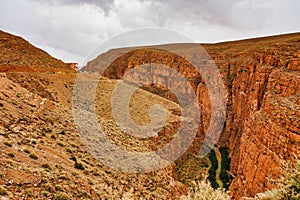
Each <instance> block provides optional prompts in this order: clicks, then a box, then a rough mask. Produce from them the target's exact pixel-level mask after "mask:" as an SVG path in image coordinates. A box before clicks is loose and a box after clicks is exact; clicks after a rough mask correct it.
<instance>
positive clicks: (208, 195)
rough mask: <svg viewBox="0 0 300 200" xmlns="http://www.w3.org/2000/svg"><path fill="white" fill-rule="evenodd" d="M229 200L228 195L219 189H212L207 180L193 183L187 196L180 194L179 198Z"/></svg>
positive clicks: (186, 199)
mask: <svg viewBox="0 0 300 200" xmlns="http://www.w3.org/2000/svg"><path fill="white" fill-rule="evenodd" d="M193 199H195V200H208V199H213V200H229V199H230V196H229V195H228V194H227V193H226V192H225V191H224V190H221V189H213V188H212V187H211V185H210V184H209V182H206V181H201V182H197V183H194V187H193V188H190V190H189V193H188V195H187V196H184V195H183V196H181V197H180V200H193Z"/></svg>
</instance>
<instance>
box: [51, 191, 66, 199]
mask: <svg viewBox="0 0 300 200" xmlns="http://www.w3.org/2000/svg"><path fill="white" fill-rule="evenodd" d="M54 199H55V200H68V199H69V196H68V195H67V194H66V193H62V192H61V193H59V194H55V195H54Z"/></svg>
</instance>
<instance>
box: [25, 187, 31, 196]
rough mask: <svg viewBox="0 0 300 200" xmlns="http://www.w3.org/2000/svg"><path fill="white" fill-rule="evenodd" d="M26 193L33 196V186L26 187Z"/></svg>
mask: <svg viewBox="0 0 300 200" xmlns="http://www.w3.org/2000/svg"><path fill="white" fill-rule="evenodd" d="M25 194H26V195H27V196H29V197H30V196H32V189H31V188H27V189H25Z"/></svg>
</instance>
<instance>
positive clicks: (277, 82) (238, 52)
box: [83, 33, 300, 199]
mask: <svg viewBox="0 0 300 200" xmlns="http://www.w3.org/2000/svg"><path fill="white" fill-rule="evenodd" d="M202 46H203V47H204V48H205V49H206V51H207V52H208V53H209V55H210V56H211V58H212V59H213V61H214V62H215V64H216V65H217V67H218V68H219V71H220V73H221V75H222V78H223V82H224V85H225V87H226V93H227V94H226V102H227V103H226V104H227V113H226V122H225V128H224V130H223V134H222V136H221V138H220V139H219V142H218V145H219V146H227V147H228V148H229V149H230V156H231V166H230V168H231V170H230V173H231V174H232V176H233V177H234V179H233V181H232V183H231V186H230V191H231V195H232V196H233V197H234V198H235V199H239V198H240V197H242V196H254V195H255V194H256V193H259V192H262V191H265V190H267V189H271V188H272V187H273V186H272V185H271V184H270V183H269V182H268V180H267V178H278V177H279V176H280V166H281V164H282V161H283V160H292V159H293V155H294V154H299V153H300V150H299V149H298V147H299V145H300V34H299V33H295V34H288V35H281V36H274V37H266V38H258V39H250V40H244V41H236V42H226V43H219V44H203V45H202ZM167 48H171V49H183V51H185V52H186V54H187V55H188V54H189V52H190V51H191V47H190V46H189V44H177V45H176V44H174V45H167V46H153V47H141V48H139V49H135V50H131V49H129V51H128V52H127V53H124V52H126V51H125V49H115V50H110V51H109V52H107V53H105V54H103V55H100V56H98V57H97V58H96V59H95V60H93V61H91V62H89V63H88V65H87V66H86V67H84V68H83V70H92V71H99V72H101V73H102V72H103V71H104V68H105V67H107V66H108V63H106V62H104V61H103V58H104V57H109V56H110V54H111V55H114V56H115V55H118V56H119V57H118V58H117V59H116V60H114V61H113V62H112V63H111V64H110V65H109V67H108V68H107V69H106V71H104V72H103V75H104V76H107V77H108V78H113V79H115V78H121V77H122V76H123V75H124V73H126V72H127V71H128V70H129V69H132V68H134V67H137V66H139V65H142V64H146V63H148V64H149V63H150V64H151V63H152V64H153V63H156V64H164V65H168V66H169V67H171V68H172V69H175V70H176V71H178V72H179V73H181V74H182V75H184V76H185V77H186V78H187V80H188V81H189V82H190V83H191V85H192V87H193V89H194V92H195V93H196V94H197V96H198V102H199V106H200V108H201V119H200V121H201V123H200V126H199V130H198V133H197V138H196V140H195V141H194V143H193V144H192V146H191V147H190V149H189V152H195V153H196V152H198V151H199V147H200V146H201V142H202V140H203V137H204V134H205V131H206V130H207V127H208V125H209V124H208V123H209V119H210V114H211V108H210V107H211V102H210V99H209V94H208V90H207V87H206V84H205V82H204V81H203V79H202V78H201V74H199V73H197V71H196V70H195V69H194V68H193V66H192V65H191V63H189V62H187V61H186V60H185V59H183V58H182V57H180V56H178V55H176V53H175V54H174V53H170V52H168V51H165V50H161V49H167ZM104 60H106V59H104ZM156 70H157V71H156V72H157V73H158V74H160V78H159V80H157V81H158V83H168V82H170V80H172V79H173V77H172V74H170V72H168V71H162V70H161V71H160V68H159V67H157V68H156ZM135 76H136V77H140V78H143V76H144V74H136V75H135ZM212 78H213V77H212ZM173 83H175V84H176V83H177V86H176V87H178V88H179V89H180V88H181V87H180V86H181V82H180V81H174V80H173ZM145 88H146V89H147V90H149V91H151V92H154V93H158V94H160V95H161V96H163V97H165V98H169V99H171V100H173V101H176V98H175V97H174V95H172V94H170V92H169V91H168V90H167V89H166V88H163V87H159V86H156V87H150V86H145ZM182 89H184V88H182ZM183 157H185V156H183ZM181 159H186V158H181Z"/></svg>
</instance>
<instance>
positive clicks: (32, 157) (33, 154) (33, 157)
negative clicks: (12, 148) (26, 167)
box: [29, 153, 38, 160]
mask: <svg viewBox="0 0 300 200" xmlns="http://www.w3.org/2000/svg"><path fill="white" fill-rule="evenodd" d="M29 157H30V158H31V159H33V160H37V159H38V157H37V155H36V154H35V153H30V154H29Z"/></svg>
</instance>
